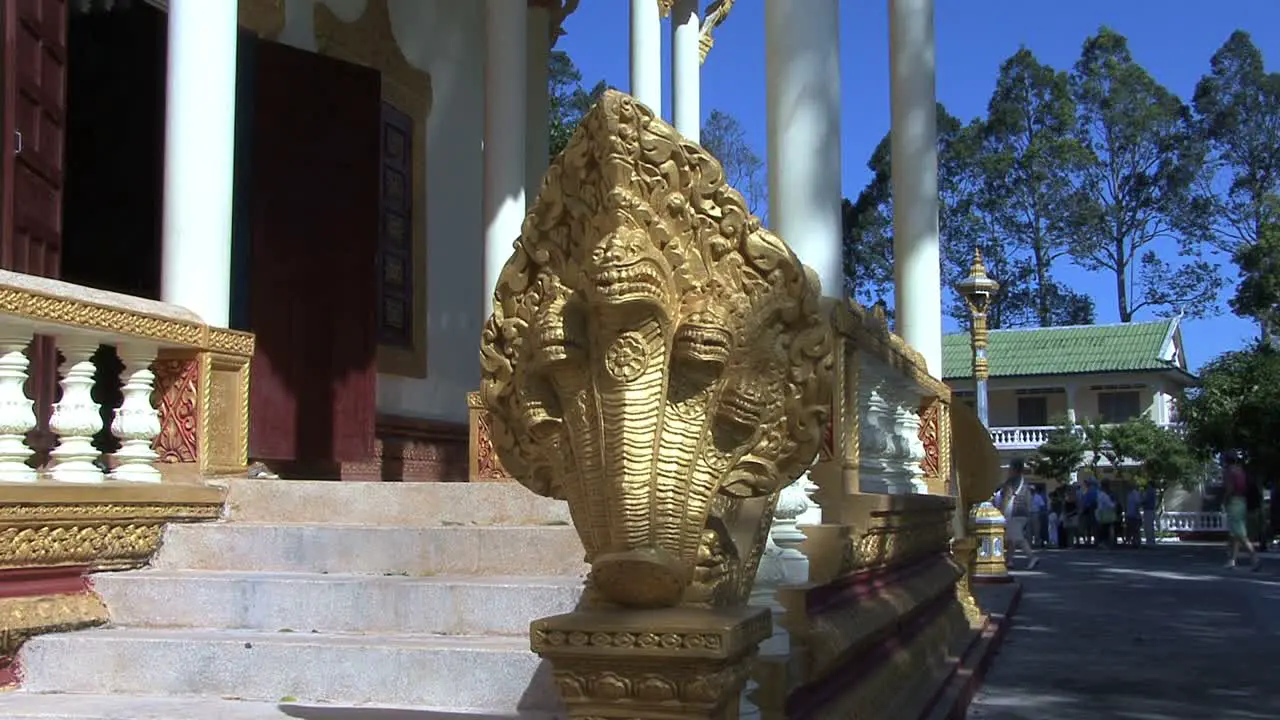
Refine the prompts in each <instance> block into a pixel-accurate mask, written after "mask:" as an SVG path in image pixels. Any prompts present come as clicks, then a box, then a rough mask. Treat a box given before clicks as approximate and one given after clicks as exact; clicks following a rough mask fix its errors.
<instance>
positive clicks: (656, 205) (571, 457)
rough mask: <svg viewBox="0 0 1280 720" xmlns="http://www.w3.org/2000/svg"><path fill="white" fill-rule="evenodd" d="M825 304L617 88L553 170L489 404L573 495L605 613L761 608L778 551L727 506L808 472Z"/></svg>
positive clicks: (685, 152) (509, 443) (821, 405)
mask: <svg viewBox="0 0 1280 720" xmlns="http://www.w3.org/2000/svg"><path fill="white" fill-rule="evenodd" d="M819 297H820V289H819V287H818V282H817V279H816V276H815V275H814V274H813V273H811V272H809V271H807V270H806V268H805V267H804V266H803V265H801V264H800V262H799V260H798V259H797V258H796V256H795V254H794V253H792V252H791V250H790V249H789V248H788V247H787V246H786V245H785V244H783V243H782V241H780V240H779V239H778V238H777V237H775V236H774V235H772V234H770V233H769V232H768V231H766V230H764V229H763V228H762V227H761V226H760V222H759V220H758V219H757V218H755V217H753V216H752V215H751V214H750V212H749V211H748V210H747V206H746V203H745V201H744V200H743V198H742V196H741V195H740V194H739V193H738V192H737V191H735V190H733V189H732V188H730V187H729V186H728V185H726V184H725V179H724V172H723V170H722V168H721V166H720V163H719V162H717V161H716V159H715V158H713V157H712V156H711V155H709V154H707V153H706V151H704V150H703V149H702V148H701V147H699V146H698V145H695V144H693V143H690V142H687V141H685V140H684V139H683V138H681V137H680V136H679V134H678V133H676V131H675V129H674V128H672V127H671V126H670V125H668V124H667V123H665V122H663V121H662V120H661V119H660V118H658V117H655V116H654V114H653V111H652V110H650V109H649V108H647V107H645V106H644V105H642V104H640V103H638V102H636V101H635V100H634V99H632V98H631V97H630V96H627V95H624V94H622V93H618V92H615V91H610V92H607V93H606V94H605V95H604V96H603V97H602V98H601V99H600V101H599V102H598V103H597V104H596V106H595V108H594V109H593V110H592V111H591V112H590V113H589V114H588V115H587V116H586V118H584V120H583V122H582V124H581V126H580V127H579V129H578V131H577V132H576V133H575V134H574V136H573V139H572V140H571V141H570V143H569V146H568V147H567V148H566V149H565V151H564V152H563V153H562V154H561V155H560V156H559V157H557V158H556V159H555V160H554V161H553V162H552V164H551V167H550V169H549V170H548V172H547V176H546V180H545V182H544V184H543V188H542V192H541V193H540V194H539V196H538V200H537V202H536V203H535V204H534V206H533V207H532V209H531V210H530V212H529V214H528V216H527V217H526V219H525V221H524V225H523V228H522V233H521V237H520V238H519V240H517V242H516V245H515V253H514V254H513V255H512V257H511V259H510V260H509V261H508V262H507V264H506V266H505V267H504V268H503V271H502V273H501V275H500V276H499V278H498V282H497V287H496V289H495V292H494V311H493V315H492V316H491V317H490V318H489V320H488V322H487V323H486V325H485V328H484V332H483V338H482V341H481V363H482V380H481V399H482V402H483V403H484V405H485V407H486V408H487V410H488V411H489V412H490V414H491V418H492V428H491V431H492V438H493V444H494V449H495V451H496V452H497V455H498V457H499V459H500V460H501V462H502V464H503V467H505V468H506V469H507V471H508V472H510V473H511V475H512V476H513V477H514V478H516V479H517V480H518V481H519V482H521V483H523V484H524V485H525V486H526V487H528V488H529V489H531V490H533V491H534V492H536V493H539V494H542V495H550V496H554V497H559V498H563V499H565V500H567V501H568V503H569V508H570V512H571V513H572V517H573V520H574V525H575V526H576V528H577V530H578V534H579V535H580V536H581V538H582V542H583V545H584V546H585V548H586V553H587V560H588V562H590V563H591V565H592V572H591V578H590V581H589V584H590V588H591V590H592V591H593V593H595V594H596V595H597V596H598V598H599V599H600V600H603V601H604V602H606V603H611V604H613V605H615V606H623V607H632V608H662V607H674V606H677V605H682V604H685V605H693V606H702V607H706V606H708V605H720V606H727V605H742V604H745V597H746V592H747V591H749V587H750V580H749V578H748V579H744V578H742V577H741V574H742V569H743V568H744V567H745V566H748V565H750V566H752V567H754V563H755V560H756V559H757V558H758V556H759V553H760V551H761V549H762V546H763V542H764V536H763V534H762V533H748V536H749V537H750V538H751V539H750V540H748V541H747V542H749V543H754V545H755V546H754V547H751V546H747V547H744V546H741V544H742V541H741V540H738V541H737V542H735V539H737V538H739V537H741V534H740V533H735V532H734V531H733V528H729V527H726V521H725V518H724V517H721V516H718V515H714V514H713V513H712V510H713V506H719V510H720V514H721V515H723V514H726V513H727V514H734V512H736V509H737V508H736V505H735V503H737V502H739V501H740V499H747V498H758V497H768V496H772V495H773V494H775V493H776V492H777V491H778V490H779V489H780V488H782V487H783V486H785V485H786V484H788V483H790V482H791V481H792V480H794V479H795V478H797V477H799V476H800V474H801V473H803V472H804V471H805V469H806V468H808V467H809V465H810V464H811V463H812V462H813V460H814V457H815V455H816V453H817V452H818V449H819V447H820V445H821V442H822V437H823V431H824V428H825V423H826V415H827V412H828V410H829V407H830V392H831V379H832V378H831V371H832V366H833V355H832V339H831V333H830V326H829V323H828V322H827V321H826V319H825V318H824V317H823V316H822V315H821V314H820V312H819ZM717 498H720V499H719V500H717ZM756 504H757V505H758V506H759V509H758V513H763V512H765V511H766V510H767V509H768V506H769V503H756ZM758 518H759V514H757V515H756V516H755V519H758ZM739 522H741V519H739ZM748 522H750V520H748ZM756 524H760V523H759V522H758V520H757V521H756ZM716 568H718V569H719V571H717V570H716ZM695 571H697V573H696V574H697V576H698V577H699V578H700V581H699V583H698V585H699V586H698V587H694V588H692V589H691V584H694V578H695ZM735 575H736V576H737V577H734V576H735ZM728 581H733V582H736V583H737V587H735V588H734V589H733V590H724V589H722V588H718V587H715V586H716V585H717V584H718V583H719V584H723V583H725V582H728ZM708 586H712V587H708ZM743 586H745V589H744V588H743Z"/></svg>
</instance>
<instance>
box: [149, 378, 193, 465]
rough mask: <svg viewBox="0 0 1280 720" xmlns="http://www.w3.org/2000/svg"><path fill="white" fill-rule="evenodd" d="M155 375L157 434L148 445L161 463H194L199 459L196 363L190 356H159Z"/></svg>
mask: <svg viewBox="0 0 1280 720" xmlns="http://www.w3.org/2000/svg"><path fill="white" fill-rule="evenodd" d="M152 369H153V370H154V371H155V374H156V389H155V393H154V396H155V397H156V398H158V400H157V402H156V403H155V405H156V408H157V410H158V412H159V413H160V434H159V435H157V436H156V439H155V442H154V443H153V444H152V447H153V448H154V449H155V451H156V453H157V454H158V455H159V456H160V457H159V462H162V463H194V462H196V461H197V459H198V458H199V452H200V450H199V443H200V441H199V435H200V413H199V412H198V410H197V409H196V405H197V403H199V400H200V363H199V362H197V361H196V360H195V359H192V358H181V357H179V358H162V359H160V360H157V361H156V362H155V364H154V365H152Z"/></svg>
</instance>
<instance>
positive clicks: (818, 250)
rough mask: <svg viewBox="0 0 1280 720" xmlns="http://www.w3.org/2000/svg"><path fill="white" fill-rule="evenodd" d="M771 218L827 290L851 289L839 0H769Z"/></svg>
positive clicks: (767, 102)
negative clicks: (845, 238) (844, 235)
mask: <svg viewBox="0 0 1280 720" xmlns="http://www.w3.org/2000/svg"><path fill="white" fill-rule="evenodd" d="M764 17H765V58H766V60H765V63H766V65H765V68H766V88H765V95H766V99H765V106H766V108H767V110H768V134H769V149H768V154H769V221H770V225H772V227H773V230H774V231H775V232H776V233H778V235H779V236H780V237H781V238H782V239H783V240H784V241H786V242H787V244H789V245H790V246H791V248H792V249H793V250H794V251H795V253H796V255H797V256H798V257H799V258H800V261H801V262H803V263H804V264H805V265H808V266H809V267H811V268H813V269H814V270H815V271H817V273H818V277H819V278H820V279H821V280H822V292H823V294H824V295H826V296H828V297H844V295H845V291H844V263H843V261H842V259H841V253H842V240H841V233H840V199H841V197H842V195H841V187H840V3H839V0H804V2H797V1H796V0H765V5H764Z"/></svg>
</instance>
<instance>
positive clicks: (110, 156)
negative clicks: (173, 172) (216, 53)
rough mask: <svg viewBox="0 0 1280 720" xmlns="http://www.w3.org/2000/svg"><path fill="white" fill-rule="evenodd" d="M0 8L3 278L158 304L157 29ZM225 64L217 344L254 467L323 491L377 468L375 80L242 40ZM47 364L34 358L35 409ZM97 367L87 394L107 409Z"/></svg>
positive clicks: (45, 3) (42, 395) (161, 30)
mask: <svg viewBox="0 0 1280 720" xmlns="http://www.w3.org/2000/svg"><path fill="white" fill-rule="evenodd" d="M0 8H2V9H3V21H4V27H5V29H6V33H5V36H4V37H5V38H6V41H5V44H4V53H5V55H4V58H3V59H4V65H3V67H4V88H3V89H4V95H3V101H4V115H3V116H4V134H5V137H6V138H13V140H14V148H13V150H14V151H13V152H7V153H5V154H4V156H3V157H4V164H3V174H2V175H0V183H2V184H3V185H2V186H3V204H2V205H0V214H2V215H3V223H0V228H2V230H3V233H2V234H0V238H2V242H0V266H2V267H4V268H6V269H12V270H17V271H20V272H26V273H31V274H36V275H45V276H50V277H60V278H61V279H64V280H66V281H68V282H73V283H77V284H81V285H86V286H90V287H95V288H101V289H104V290H112V291H115V292H121V293H126V294H130V295H136V296H141V297H147V298H153V299H158V298H159V296H160V267H161V262H160V260H161V252H162V243H161V219H162V213H163V181H164V134H165V130H164V113H165V80H166V73H165V68H166V34H167V33H166V30H167V23H166V20H167V18H166V16H165V15H164V13H163V12H161V11H159V10H157V9H155V8H154V7H152V6H150V5H148V4H146V3H128V4H125V3H118V4H116V5H115V6H114V9H111V10H108V11H102V10H98V11H90V12H80V13H73V14H72V15H71V16H70V17H68V5H67V4H66V3H65V2H64V1H63V0H38V2H19V1H18V0H0ZM239 46H240V54H239V74H238V88H237V96H238V97H237V120H236V170H235V172H236V189H235V210H234V226H235V230H234V234H235V238H234V242H233V250H232V254H233V273H232V275H233V278H232V285H233V287H232V288H230V289H229V292H230V293H231V294H232V317H231V323H230V324H231V326H232V327H235V328H238V329H245V330H250V331H252V332H254V333H255V334H256V335H257V348H258V352H257V355H256V357H255V358H254V361H253V370H252V373H253V382H252V384H251V387H252V393H253V396H252V400H251V438H250V456H251V457H253V458H256V459H265V460H272V461H281V462H283V463H285V464H286V465H287V466H288V467H289V468H291V469H296V471H298V472H306V473H308V474H311V475H315V476H321V477H324V476H332V477H337V468H338V464H339V463H341V462H349V461H360V460H366V459H367V458H369V457H370V456H371V455H372V454H373V437H374V426H375V413H376V366H375V353H376V338H375V327H376V305H375V303H376V301H377V290H376V286H375V283H376V266H375V258H376V251H377V235H378V212H379V202H380V201H379V186H378V182H379V163H380V161H381V155H380V152H379V132H380V130H381V112H382V105H381V98H380V78H379V75H378V73H377V72H376V71H372V70H369V69H367V68H363V67H360V66H357V65H352V64H349V63H344V62H340V61H336V60H333V59H330V58H326V57H321V56H319V55H316V54H313V53H306V52H302V51H298V50H294V49H292V48H288V47H285V46H282V45H278V44H276V43H270V42H265V41H261V40H259V39H258V38H257V37H256V36H254V35H252V34H251V33H248V32H242V34H241V36H240V41H239ZM67 107H70V109H71V110H70V112H69V113H68V112H66V111H65V109H66V108H67ZM64 134H65V138H64ZM19 137H21V143H22V144H21V146H20V147H19V146H18V145H17V143H18V142H19V141H18V138H19ZM64 177H65V184H64ZM55 357H56V356H54V355H53V354H52V349H51V348H50V354H49V357H48V358H45V357H43V356H42V355H40V354H39V353H37V354H35V355H34V356H33V361H34V362H35V364H36V368H33V370H34V371H35V372H33V377H34V378H36V381H33V383H32V386H33V387H32V393H33V395H34V396H35V397H36V398H37V401H38V402H42V403H44V404H45V405H47V404H48V403H50V402H52V400H53V397H54V392H55V386H54V384H53V380H54V377H55V376H54V374H53V372H54V368H55V367H56V360H55ZM103 360H105V362H100V364H99V368H100V371H101V372H100V374H101V375H102V376H103V382H102V383H100V385H99V387H100V389H101V390H102V392H103V393H107V394H110V393H114V392H117V388H118V382H117V379H116V378H115V377H111V378H109V379H108V378H106V375H109V374H110V370H111V368H112V367H115V365H114V364H113V363H112V362H111V361H110V360H109V359H103ZM99 401H100V402H102V403H103V404H104V405H108V406H110V407H114V402H112V398H109V397H106V396H105V395H104V396H103V397H100V398H99ZM38 416H39V417H42V418H43V417H47V412H46V413H40V414H39V415H38ZM104 439H105V438H104ZM33 445H38V443H35V442H33Z"/></svg>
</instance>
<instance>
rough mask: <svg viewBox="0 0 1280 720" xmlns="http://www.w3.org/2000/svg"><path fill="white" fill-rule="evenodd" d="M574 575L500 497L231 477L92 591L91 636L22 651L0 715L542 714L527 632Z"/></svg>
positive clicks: (517, 493)
mask: <svg viewBox="0 0 1280 720" xmlns="http://www.w3.org/2000/svg"><path fill="white" fill-rule="evenodd" d="M586 569H587V568H586V565H585V564H584V563H583V553H582V545H581V543H580V542H579V541H578V538H577V534H576V533H575V532H574V530H573V528H572V526H571V525H570V524H569V517H568V508H567V506H565V504H564V503H560V502H556V501H551V500H546V499H544V498H539V497H537V496H534V495H533V494H532V493H530V492H528V491H527V490H525V489H524V488H522V487H520V486H518V485H514V484H497V483H485V484H464V483H438V484H437V483H412V484H400V483H324V482H300V481H290V480H237V481H233V482H232V484H231V488H230V493H229V497H228V511H227V517H226V519H225V520H223V521H221V522H218V523H211V524H204V525H175V526H171V527H169V528H168V529H167V530H166V532H165V539H164V544H163V546H162V547H161V550H160V552H159V553H157V555H156V557H155V559H154V561H153V563H152V567H150V568H148V569H145V570H139V571H133V572H121V573H104V574H100V575H97V576H95V578H94V587H95V589H96V590H97V591H98V592H99V593H100V594H101V595H102V597H103V599H104V600H105V602H106V604H107V607H108V608H109V610H110V613H111V624H110V626H108V627H103V628H96V629H92V630H85V631H81V632H75V633H65V634H56V635H44V636H40V637H37V638H34V639H32V640H30V641H28V642H27V643H26V645H25V646H23V648H22V651H21V653H20V663H21V668H22V677H23V682H22V688H21V689H20V690H18V691H16V692H11V693H6V694H0V718H28V717H43V718H98V719H105V718H111V719H120V720H123V719H125V718H128V719H130V720H141V719H144V718H165V719H166V720H174V719H177V718H184V719H188V718H189V719H191V720H198V719H202V718H218V719H220V720H241V719H242V718H243V719H245V720H248V719H250V718H253V719H257V718H286V717H292V718H310V719H312V720H322V719H329V718H333V719H334V720H337V719H339V718H386V720H392V719H393V718H403V719H405V720H408V719H410V718H413V719H415V720H426V719H427V718H527V719H533V718H538V719H540V720H541V719H546V718H555V717H559V716H560V713H559V712H557V710H558V707H559V703H558V700H557V699H556V694H555V690H554V687H553V686H552V684H551V682H550V677H549V670H548V669H547V668H544V667H542V666H541V665H540V661H539V659H538V658H537V657H536V656H535V655H533V654H532V653H530V652H529V641H528V631H529V622H530V621H531V620H533V619H535V618H538V617H542V616H545V615H552V614H556V613H561V612H566V611H568V610H570V609H572V608H573V606H574V604H575V603H576V602H577V599H578V595H579V590H580V587H581V581H582V577H583V576H584V575H585V573H586Z"/></svg>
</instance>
